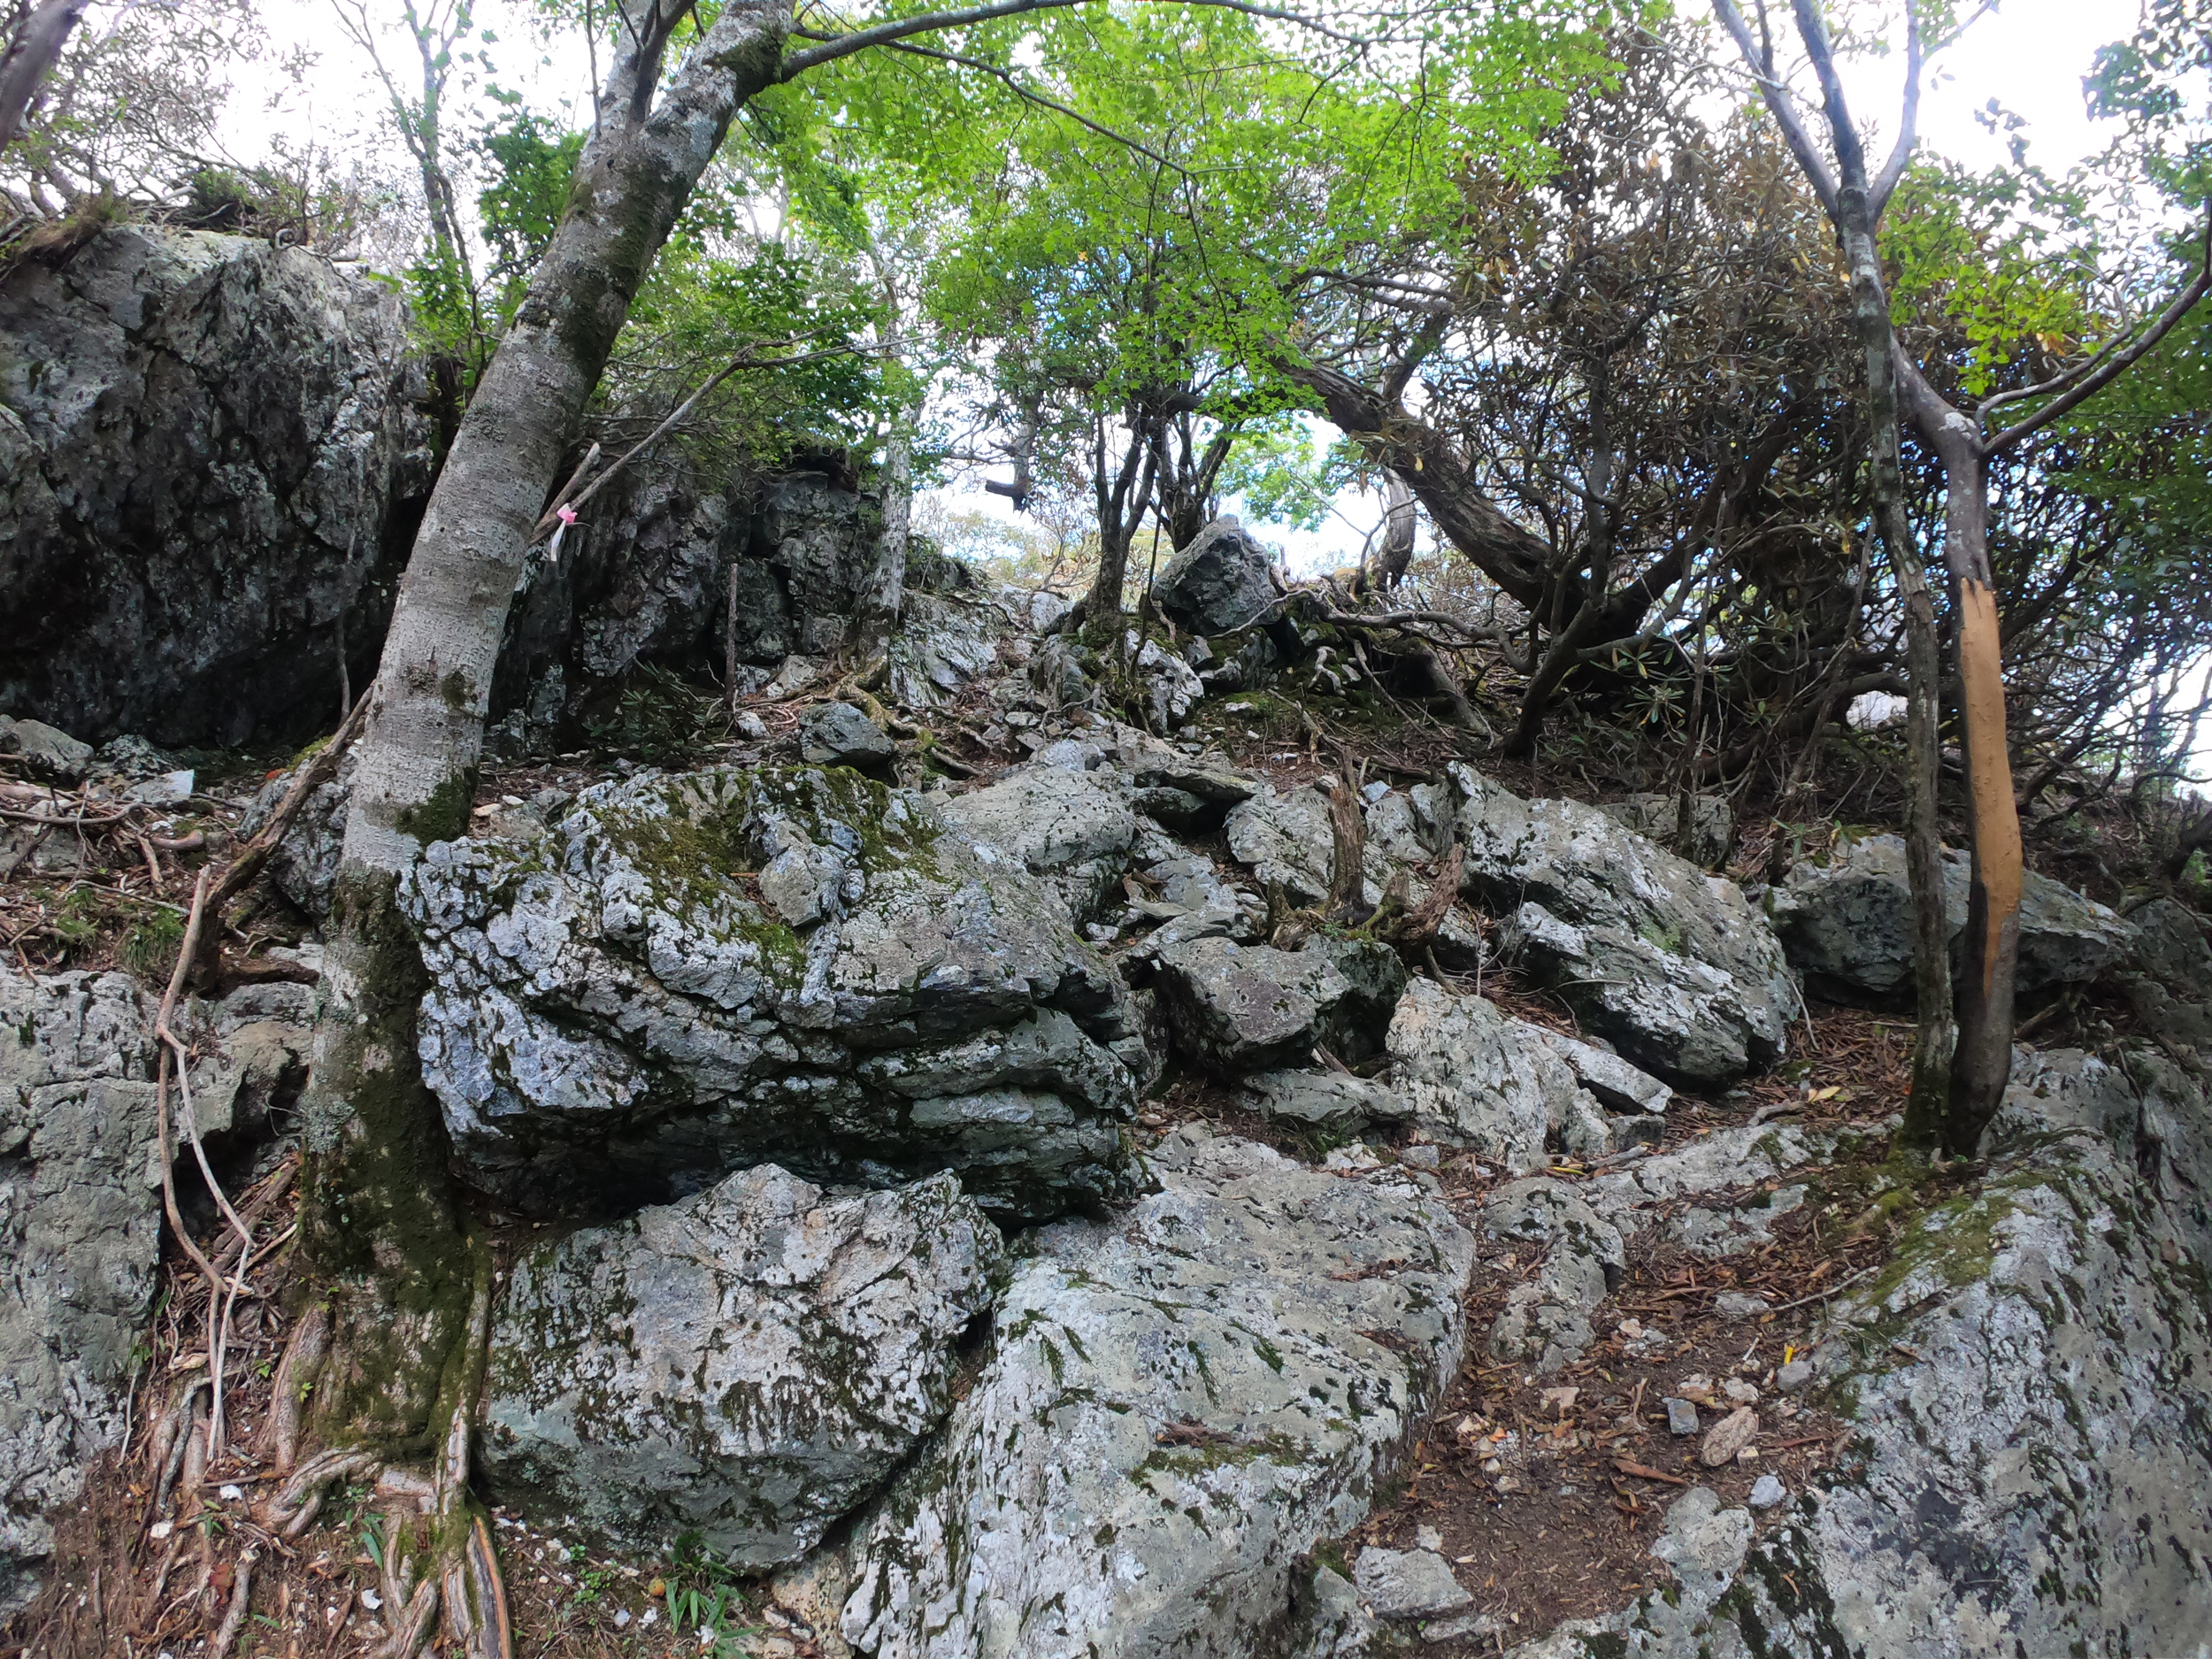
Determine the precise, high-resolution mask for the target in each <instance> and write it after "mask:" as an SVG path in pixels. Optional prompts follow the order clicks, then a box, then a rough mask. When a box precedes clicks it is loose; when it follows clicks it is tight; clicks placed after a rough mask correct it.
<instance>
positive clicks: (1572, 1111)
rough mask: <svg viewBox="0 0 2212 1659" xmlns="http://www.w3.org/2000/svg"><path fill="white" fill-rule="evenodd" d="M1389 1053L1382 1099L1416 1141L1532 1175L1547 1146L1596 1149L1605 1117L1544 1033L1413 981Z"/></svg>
mask: <svg viewBox="0 0 2212 1659" xmlns="http://www.w3.org/2000/svg"><path fill="white" fill-rule="evenodd" d="M1388 1044H1389V1050H1390V1087H1391V1092H1392V1093H1393V1094H1396V1095H1397V1096H1398V1097H1399V1098H1400V1099H1401V1100H1402V1101H1403V1102H1405V1105H1406V1110H1407V1111H1408V1113H1409V1118H1410V1121H1411V1123H1412V1125H1413V1127H1414V1128H1415V1130H1416V1131H1417V1132H1418V1133H1419V1134H1420V1135H1421V1137H1422V1138H1423V1139H1424V1140H1428V1141H1435V1142H1436V1143H1437V1144H1438V1145H1440V1146H1447V1147H1468V1148H1472V1149H1474V1150H1475V1151H1477V1152H1479V1153H1480V1154H1481V1155H1482V1156H1484V1157H1486V1158H1490V1159H1494V1161H1496V1162H1497V1163H1498V1164H1501V1165H1502V1166H1503V1167H1504V1168H1505V1169H1506V1170H1507V1171H1515V1172H1517V1171H1525V1170H1533V1169H1538V1168H1540V1167H1541V1166H1542V1165H1543V1164H1544V1163H1545V1162H1546V1156H1545V1153H1546V1148H1548V1147H1549V1146H1551V1145H1553V1144H1554V1143H1557V1144H1560V1145H1570V1144H1571V1146H1572V1148H1574V1149H1576V1150H1585V1149H1587V1150H1600V1151H1601V1150H1603V1149H1604V1148H1603V1147H1602V1146H1601V1145H1597V1144H1596V1143H1598V1142H1601V1141H1604V1139H1605V1134H1606V1131H1605V1119H1604V1115H1603V1114H1602V1113H1601V1111H1599V1110H1598V1108H1597V1102H1595V1101H1594V1100H1593V1099H1592V1098H1591V1096H1590V1095H1589V1094H1586V1092H1584V1091H1583V1090H1582V1089H1581V1088H1580V1087H1578V1082H1577V1079H1576V1076H1575V1070H1574V1067H1573V1066H1572V1065H1571V1064H1569V1063H1568V1062H1567V1061H1566V1060H1563V1059H1562V1058H1561V1057H1560V1056H1559V1055H1558V1053H1557V1052H1556V1051H1555V1049H1554V1048H1553V1047H1552V1043H1551V1033H1548V1032H1546V1031H1544V1030H1542V1029H1541V1028H1540V1027H1538V1026H1535V1025H1529V1024H1527V1023H1526V1022H1525V1021H1522V1020H1517V1019H1509V1018H1507V1017H1506V1016H1505V1015H1503V1014H1502V1013H1500V1012H1499V1011H1498V1009H1497V1007H1496V1005H1495V1004H1494V1003H1493V1002H1490V1001H1489V1000H1488V999H1487V998H1486V997H1480V996H1461V995H1456V994H1455V993H1453V992H1450V991H1448V990H1446V989H1445V988H1444V987H1442V986H1440V985H1439V984H1437V983H1436V981H1435V980H1433V979H1416V980H1414V981H1413V982H1412V984H1411V985H1410V986H1409V987H1407V990H1406V994H1405V995H1404V996H1403V997H1402V999H1401V1000H1400V1001H1399V1003H1398V1006H1397V1010H1396V1011H1395V1013H1394V1015H1393V1017H1392V1018H1391V1021H1390V1032H1389V1039H1388Z"/></svg>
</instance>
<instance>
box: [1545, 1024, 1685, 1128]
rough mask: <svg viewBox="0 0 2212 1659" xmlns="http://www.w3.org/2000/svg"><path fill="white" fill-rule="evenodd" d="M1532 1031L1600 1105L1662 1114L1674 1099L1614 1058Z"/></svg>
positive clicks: (1648, 1077) (1660, 1085)
mask: <svg viewBox="0 0 2212 1659" xmlns="http://www.w3.org/2000/svg"><path fill="white" fill-rule="evenodd" d="M1532 1029H1534V1030H1536V1031H1538V1032H1540V1033H1542V1038H1543V1043H1544V1046H1545V1047H1546V1048H1549V1049H1550V1050H1551V1051H1552V1052H1553V1053H1554V1054H1555V1055H1557V1056H1559V1057H1560V1058H1561V1059H1563V1060H1564V1061H1565V1062H1566V1063H1567V1064H1568V1067H1569V1068H1570V1069H1571V1071H1573V1072H1574V1074H1575V1080H1576V1081H1577V1082H1578V1083H1580V1084H1581V1085H1582V1087H1585V1088H1586V1089H1588V1090H1589V1091H1590V1093H1591V1094H1594V1095H1595V1096H1596V1097H1597V1099H1598V1101H1599V1102H1600V1103H1601V1104H1602V1105H1607V1106H1611V1107H1614V1108H1616V1109H1617V1110H1621V1111H1647V1112H1663V1111H1664V1110H1667V1104H1668V1102H1670V1101H1671V1100H1673V1098H1674V1091H1673V1090H1672V1089H1671V1088H1669V1087H1667V1086H1666V1085H1665V1084H1664V1083H1662V1082H1661V1081H1660V1080H1659V1079H1657V1078H1655V1077H1654V1076H1652V1075H1651V1073H1650V1072H1648V1071H1640V1070H1639V1069H1638V1068H1637V1067H1635V1066H1632V1065H1631V1064H1629V1063H1628V1062H1627V1061H1625V1060H1624V1059H1622V1058H1621V1057H1620V1056H1618V1055H1617V1054H1614V1053H1611V1052H1609V1050H1607V1049H1604V1048H1598V1047H1597V1046H1596V1045H1595V1044H1594V1043H1587V1042H1582V1041H1578V1040H1577V1039H1575V1038H1572V1037H1569V1036H1565V1035H1563V1034H1562V1033H1558V1032H1555V1031H1552V1030H1550V1029H1548V1027H1545V1026H1541V1025H1539V1026H1535V1027H1532Z"/></svg>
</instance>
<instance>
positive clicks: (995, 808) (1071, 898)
mask: <svg viewBox="0 0 2212 1659" xmlns="http://www.w3.org/2000/svg"><path fill="white" fill-rule="evenodd" d="M1118 782H1119V780H1118V778H1116V777H1115V776H1114V775H1113V774H1111V773H1108V774H1106V775H1103V776H1102V775H1100V774H1099V773H1096V772H1082V771H1071V770H1070V769H1069V768H1067V767H1064V766H1053V765H1039V766H1031V767H1025V768H1022V769H1019V770H1017V771H1015V772H1010V773H1008V774H1007V775H1006V776H1005V777H1003V778H1002V779H1000V780H998V781H997V782H996V783H994V784H991V785H989V786H988V787H985V788H981V789H977V790H974V791H972V793H970V794H967V795H955V796H954V797H953V798H952V799H951V800H950V801H948V802H946V803H944V805H943V806H942V807H941V808H940V809H939V811H940V813H941V816H942V818H943V819H944V822H945V826H946V827H947V828H948V829H950V830H952V831H953V832H955V833H957V834H958V835H960V836H962V837H964V838H966V839H968V840H971V841H980V842H984V843H987V845H989V846H991V847H993V848H995V849H997V850H998V851H999V852H1001V853H1003V854H1005V855H1007V856H1009V857H1010V858H1012V859H1013V860H1014V861H1015V862H1016V863H1017V864H1018V865H1019V866H1020V867H1021V868H1023V869H1025V870H1027V871H1028V872H1030V873H1031V874H1032V875H1034V876H1036V877H1038V878H1039V879H1041V881H1042V882H1043V883H1044V884H1045V885H1046V886H1047V887H1048V888H1049V889H1050V890H1051V891H1053V892H1054V893H1056V894H1057V895H1059V897H1060V900H1061V902H1063V904H1064V906H1065V907H1066V909H1067V911H1068V914H1069V916H1070V917H1071V919H1073V920H1074V921H1076V922H1079V923H1080V922H1086V921H1088V920H1089V919H1090V918H1092V917H1094V916H1095V915H1096V914H1097V913H1098V909H1099V906H1100V905H1101V904H1102V902H1104V901H1105V897H1106V895H1107V893H1108V892H1109V891H1110V889H1111V888H1112V887H1113V885H1114V884H1115V883H1116V882H1118V881H1119V880H1120V879H1121V875H1122V872H1123V871H1124V870H1125V869H1126V868H1127V867H1128V864H1129V853H1130V848H1131V847H1132V846H1133V844H1134V843H1135V841H1136V839H1137V830H1138V824H1137V815H1136V813H1135V812H1134V811H1133V810H1131V808H1130V804H1129V802H1128V800H1127V791H1126V789H1125V788H1124V787H1118Z"/></svg>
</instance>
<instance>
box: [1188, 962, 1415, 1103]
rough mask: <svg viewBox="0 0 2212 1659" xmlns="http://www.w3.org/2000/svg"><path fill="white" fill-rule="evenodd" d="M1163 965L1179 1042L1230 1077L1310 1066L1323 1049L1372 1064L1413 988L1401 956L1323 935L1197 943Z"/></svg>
mask: <svg viewBox="0 0 2212 1659" xmlns="http://www.w3.org/2000/svg"><path fill="white" fill-rule="evenodd" d="M1158 960H1159V969H1160V972H1159V991H1160V997H1161V1002H1162V1004H1163V1006H1164V1008H1165V1010H1166V1011H1167V1016H1168V1021H1169V1024H1170V1025H1171V1027H1172V1028H1173V1030H1174V1033H1175V1040H1176V1042H1177V1045H1178V1046H1179V1048H1182V1050H1183V1052H1184V1053H1186V1054H1187V1055H1188V1056H1190V1057H1191V1059H1192V1060H1193V1061H1194V1062H1195V1063H1196V1064H1199V1065H1202V1066H1203V1067H1205V1068H1206V1069H1207V1070H1208V1071H1212V1072H1214V1073H1215V1074H1217V1075H1218V1076H1222V1077H1228V1078H1237V1077H1243V1076H1246V1075H1248V1074H1250V1073H1252V1072H1256V1071H1277V1070H1280V1069H1282V1068H1284V1067H1286V1066H1296V1065H1298V1064H1302V1063H1306V1062H1310V1061H1311V1060H1312V1058H1313V1052H1314V1049H1315V1048H1316V1046H1317V1045H1325V1046H1326V1047H1327V1048H1329V1049H1330V1050H1331V1051H1332V1052H1333V1053H1334V1054H1335V1055H1336V1056H1337V1057H1338V1058H1339V1059H1340V1060H1344V1061H1355V1060H1361V1059H1364V1058H1366V1057H1367V1056H1369V1055H1371V1054H1372V1053H1374V1052H1375V1051H1376V1050H1377V1049H1378V1048H1379V1047H1380V1046H1381V1044H1382V1040H1383V1037H1384V1033H1385V1032H1386V1028H1387V1027H1388V1025H1389V1024H1390V1019H1391V1011H1392V1009H1393V1008H1394V1005H1395V1004H1396V1002H1397V1001H1398V996H1399V993H1400V992H1401V991H1402V990H1403V989H1404V988H1405V984H1406V973H1405V968H1404V965H1403V964H1402V963H1400V962H1399V960H1398V958H1397V956H1396V954H1395V953H1394V952H1393V951H1392V950H1391V949H1389V947H1387V946H1386V945H1382V944H1379V943H1377V942H1375V941H1371V940H1356V939H1344V940H1336V939H1330V938H1326V937H1317V938H1315V939H1312V940H1310V941H1308V942H1307V944H1306V945H1305V947H1304V948H1303V949H1299V950H1295V951H1286V950H1277V949H1274V948H1273V947H1272V946H1269V945H1240V944H1238V943H1237V942H1236V941H1233V940H1231V939H1225V938H1218V937H1215V938H1203V939H1194V940H1191V941H1189V942H1187V943H1183V944H1177V945H1174V946H1171V947H1170V948H1167V949H1162V950H1160V951H1159V953H1158Z"/></svg>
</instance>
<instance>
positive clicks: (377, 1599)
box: [361, 1590, 384, 1613]
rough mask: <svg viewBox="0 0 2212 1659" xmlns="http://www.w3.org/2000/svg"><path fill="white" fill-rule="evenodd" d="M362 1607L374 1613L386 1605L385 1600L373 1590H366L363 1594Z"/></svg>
mask: <svg viewBox="0 0 2212 1659" xmlns="http://www.w3.org/2000/svg"><path fill="white" fill-rule="evenodd" d="M361 1605H362V1606H363V1607H365V1608H367V1609H369V1611H370V1612H372V1613H373V1612H375V1611H376V1610H377V1609H379V1608H380V1607H382V1606H383V1605H384V1598H383V1597H382V1596H380V1595H379V1594H377V1593H376V1592H375V1591H373V1590H364V1591H362V1592H361Z"/></svg>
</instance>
